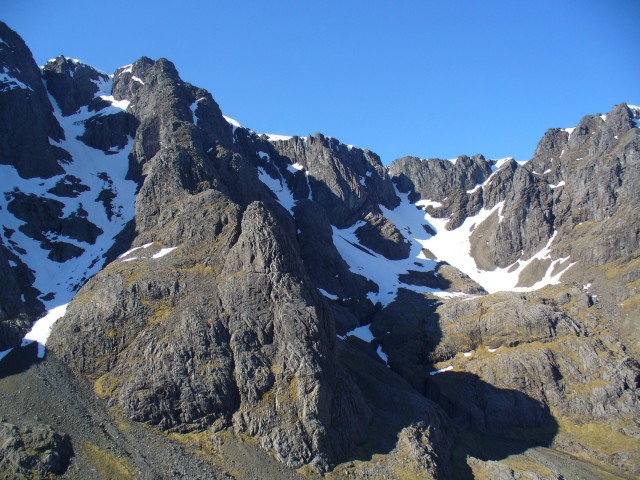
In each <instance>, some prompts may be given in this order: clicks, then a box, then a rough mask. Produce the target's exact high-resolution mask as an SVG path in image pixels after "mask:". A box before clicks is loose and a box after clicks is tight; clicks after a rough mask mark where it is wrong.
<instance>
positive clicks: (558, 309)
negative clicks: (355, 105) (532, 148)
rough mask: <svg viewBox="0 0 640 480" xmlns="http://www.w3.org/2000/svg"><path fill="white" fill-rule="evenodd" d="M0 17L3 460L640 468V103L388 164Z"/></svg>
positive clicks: (88, 464) (377, 474) (309, 468)
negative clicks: (571, 124)
mask: <svg viewBox="0 0 640 480" xmlns="http://www.w3.org/2000/svg"><path fill="white" fill-rule="evenodd" d="M0 39H1V40H0V64H1V68H2V73H1V74H0V75H1V76H0V82H1V83H0V172H1V178H2V179H3V180H2V193H3V195H2V196H1V197H0V217H1V218H2V226H3V231H2V232H1V235H0V271H1V272H2V278H3V279H4V286H3V289H2V292H1V293H0V350H2V351H3V352H2V353H0V356H3V357H4V358H3V359H2V360H1V362H2V363H0V385H1V386H2V387H3V389H5V391H6V392H7V394H6V395H3V396H2V398H0V403H1V404H2V411H3V418H2V419H0V420H1V422H0V438H2V439H3V440H4V441H5V443H4V445H5V446H3V447H2V449H4V450H3V452H4V453H5V454H4V456H3V458H4V460H2V461H0V472H2V474H3V475H5V476H6V477H9V478H10V477H11V475H18V474H19V475H24V476H28V475H36V476H37V475H42V476H46V475H62V477H63V478H85V477H86V476H87V475H88V474H89V473H88V472H92V473H91V475H92V476H97V477H98V478H113V477H114V476H115V477H116V478H176V477H179V476H180V475H183V476H186V477H188V478H257V477H262V478H300V477H301V476H306V477H308V478H318V477H322V476H324V477H326V478H349V477H355V478H505V479H511V478H513V479H516V478H554V479H556V478H575V477H577V476H581V477H583V478H631V477H633V476H634V475H638V474H640V451H639V450H638V438H640V422H639V419H640V415H639V412H640V398H639V386H640V364H639V363H638V359H639V358H640V336H639V334H638V329H637V328H636V324H637V318H638V314H639V312H640V302H639V301H638V299H639V298H640V297H639V290H638V288H639V285H640V284H639V283H638V282H639V279H640V263H639V261H638V258H640V248H639V247H640V221H639V215H638V213H637V211H636V209H635V206H636V205H637V204H638V201H639V200H640V198H639V197H640V188H639V187H640V169H639V168H638V167H639V165H640V128H639V123H638V122H639V120H640V108H638V107H633V106H629V105H626V104H620V105H617V106H615V107H613V109H612V110H611V112H609V113H608V114H606V115H599V114H596V115H590V116H586V117H584V118H583V119H582V120H581V122H580V123H579V125H578V126H576V127H575V128H570V129H550V130H549V131H548V132H547V133H546V134H545V136H544V137H543V138H542V140H541V141H540V143H539V144H538V147H537V149H536V152H535V154H534V157H533V158H532V159H531V160H529V161H528V162H520V163H519V162H516V161H515V160H513V159H500V160H488V159H485V158H484V157H483V156H482V155H476V156H473V157H468V156H464V155H463V156H460V157H458V158H457V159H455V160H453V161H451V160H442V159H419V158H414V157H406V158H402V159H399V160H396V161H395V162H393V163H392V164H391V165H390V166H389V167H385V166H384V165H383V164H382V163H381V161H380V158H379V157H378V156H377V155H376V154H375V153H373V152H371V151H369V150H366V149H361V148H357V147H354V146H351V145H345V144H343V143H342V142H340V141H338V140H336V139H334V138H331V137H326V136H324V135H322V134H314V135H312V136H307V137H286V136H281V135H269V134H258V133H256V132H253V131H252V130H250V129H249V128H245V127H243V126H241V125H240V124H238V123H237V122H236V121H234V120H232V119H229V118H227V117H225V116H223V114H222V112H221V111H220V108H219V106H218V105H217V104H216V102H215V100H214V99H213V97H212V95H211V94H210V93H209V92H207V91H206V90H203V89H201V88H198V87H195V86H193V85H191V84H189V83H186V82H184V81H183V80H182V79H181V78H180V76H179V74H178V72H177V71H176V69H175V67H174V65H173V64H172V63H171V62H170V61H168V60H166V59H159V60H151V59H149V58H146V57H143V58H141V59H139V60H137V61H136V62H134V63H133V64H131V65H128V66H125V67H122V68H119V69H117V70H116V71H115V72H114V74H113V75H107V74H104V73H102V72H99V71H98V70H96V69H94V68H92V67H90V66H88V65H86V64H83V63H82V62H79V61H76V60H72V59H69V58H66V57H57V58H56V59H53V60H51V61H49V62H48V63H47V64H46V65H45V66H44V67H42V68H39V67H38V66H37V65H36V64H35V62H34V60H33V58H32V56H31V53H30V52H29V49H28V47H27V46H26V45H25V44H24V42H23V40H22V39H21V38H20V37H19V36H18V35H17V34H16V33H15V32H13V31H12V30H11V29H9V27H7V26H6V25H4V24H0ZM32 342H35V343H32ZM45 342H46V346H47V351H48V353H47V355H46V358H45V360H44V361H43V360H36V358H35V357H36V353H37V355H38V356H39V357H43V356H44V353H45V352H44V343H45ZM20 345H22V348H20ZM36 347H37V348H36ZM36 350H37V352H36ZM20 384H22V385H25V386H28V387H29V390H30V391H31V395H29V394H27V393H26V391H27V390H26V389H22V388H20V389H18V388H17V387H16V385H20ZM87 385H90V387H91V388H90V389H87ZM25 388H26V387H25ZM28 412H36V413H35V414H36V417H35V420H34V417H33V416H32V415H31V414H30V413H28ZM82 419H84V420H82ZM142 425H145V426H149V427H152V428H143V427H142ZM33 432H45V433H38V434H34V433H33ZM34 437H35V440H34ZM34 442H35V444H34ZM38 442H40V443H38ZM32 444H34V445H35V446H34V445H32ZM25 445H31V446H29V447H25ZM70 451H72V452H71V453H70ZM33 452H36V453H33ZM38 452H48V453H47V454H46V455H44V454H43V455H41V454H39V453H38ZM47 455H48V456H47ZM54 458H55V461H53V460H52V459H54ZM274 459H275V460H274Z"/></svg>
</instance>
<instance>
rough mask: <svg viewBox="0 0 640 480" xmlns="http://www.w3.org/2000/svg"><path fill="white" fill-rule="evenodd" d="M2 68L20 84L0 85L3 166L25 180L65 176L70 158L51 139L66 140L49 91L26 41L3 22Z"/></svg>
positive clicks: (0, 27) (0, 29)
mask: <svg viewBox="0 0 640 480" xmlns="http://www.w3.org/2000/svg"><path fill="white" fill-rule="evenodd" d="M0 38H1V39H2V40H3V41H4V44H3V48H1V49H0V67H2V68H3V69H4V70H5V71H6V72H7V73H8V75H10V76H11V77H13V78H15V79H16V81H13V82H8V83H2V84H1V85H0V132H2V134H1V135H0V163H1V164H4V165H13V166H14V167H15V168H16V170H17V171H18V173H19V174H20V176H21V177H23V178H33V177H42V178H49V177H52V176H54V175H57V174H60V173H63V170H62V167H61V166H60V164H59V162H60V161H65V160H68V159H69V158H70V157H69V154H68V153H67V152H66V151H65V150H63V149H61V148H59V147H57V146H54V145H51V144H50V142H49V138H51V139H52V140H54V141H60V140H62V139H63V138H64V133H63V131H62V128H61V127H60V125H59V124H58V122H57V120H56V119H55V117H54V115H53V107H52V106H51V103H50V102H49V98H48V96H47V91H46V90H45V88H44V85H43V83H42V78H41V74H40V69H39V68H38V66H37V65H36V63H35V61H34V60H33V57H32V55H31V52H30V51H29V48H28V47H27V46H26V44H25V43H24V41H23V40H22V39H21V38H20V37H19V36H18V34H17V33H15V32H14V31H13V30H11V29H10V28H9V27H7V25H5V24H4V23H2V22H0Z"/></svg>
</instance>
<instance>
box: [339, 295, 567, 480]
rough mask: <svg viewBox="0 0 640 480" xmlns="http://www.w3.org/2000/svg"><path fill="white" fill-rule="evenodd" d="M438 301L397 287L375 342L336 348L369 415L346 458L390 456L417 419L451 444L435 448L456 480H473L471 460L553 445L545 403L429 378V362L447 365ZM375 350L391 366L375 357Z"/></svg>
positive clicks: (475, 380) (469, 379)
mask: <svg viewBox="0 0 640 480" xmlns="http://www.w3.org/2000/svg"><path fill="white" fill-rule="evenodd" d="M440 302H441V300H436V299H434V298H429V297H428V296H426V295H421V294H417V293H415V292H411V291H408V290H402V289H401V290H400V292H399V295H398V297H397V299H396V301H395V302H393V303H391V304H390V305H388V306H387V307H386V308H384V309H383V310H381V311H380V312H378V313H377V314H376V316H375V317H374V320H373V323H372V324H371V327H370V328H371V331H372V332H373V334H374V335H375V336H376V338H375V339H374V340H373V341H372V342H371V343H370V344H368V343H365V342H362V341H361V340H359V339H355V338H348V339H347V341H346V342H344V343H343V344H341V345H340V347H341V348H340V349H339V352H340V359H341V362H342V363H343V365H345V366H346V367H347V369H348V370H349V371H350V373H351V375H352V377H353V379H354V381H355V383H356V384H357V385H358V387H359V388H360V390H361V391H362V393H363V395H364V397H365V398H366V399H367V403H368V404H369V407H370V408H371V409H372V411H373V417H372V421H371V424H370V426H369V438H368V439H367V441H366V442H365V443H364V444H363V445H360V446H358V447H357V448H356V449H354V450H353V451H352V452H351V455H350V458H349V460H354V459H355V460H363V461H367V460H371V459H372V458H373V455H375V454H389V453H391V452H392V451H393V449H394V448H395V447H396V443H397V440H398V434H399V433H400V432H401V431H402V430H403V429H404V428H406V427H409V426H411V425H415V424H417V423H418V422H420V421H425V422H426V423H427V424H429V425H435V428H440V429H441V430H442V434H441V435H440V439H441V441H442V439H443V438H445V436H449V438H450V439H451V442H450V443H449V445H445V446H444V447H442V446H438V445H433V447H434V449H435V450H436V451H438V450H439V453H438V454H439V455H444V456H445V458H449V459H450V462H451V464H450V465H448V467H445V468H446V470H448V475H449V476H451V478H456V479H458V478H460V479H470V478H473V474H472V471H471V469H470V467H469V466H468V465H467V463H466V460H467V457H468V456H473V457H475V458H478V459H481V460H502V459H505V458H507V457H508V456H510V455H514V454H522V453H524V452H525V451H526V450H527V449H529V448H532V447H547V446H549V445H550V444H551V442H552V441H553V438H554V437H555V435H556V433H557V432H558V425H557V423H556V421H555V419H554V418H553V416H552V415H551V412H550V410H549V408H548V406H547V405H545V404H543V403H542V402H540V401H538V400H536V399H534V398H531V397H530V396H528V395H526V394H525V393H523V392H520V391H517V390H512V389H505V388H499V387H496V386H494V385H491V384H489V383H487V382H485V381H483V380H482V379H480V377H478V376H477V375H474V374H471V373H466V372H456V371H445V372H442V373H438V374H435V375H431V373H433V372H434V371H435V368H434V367H433V363H434V362H436V361H441V360H444V359H443V358H434V357H435V355H434V352H435V350H436V347H437V346H438V344H439V343H440V342H441V341H442V330H441V328H440V325H439V317H438V315H437V314H436V313H435V311H436V308H437V307H438V305H439V304H440ZM378 345H380V346H381V347H382V350H383V352H384V353H385V354H386V355H387V356H388V359H389V360H388V361H389V365H390V368H389V367H387V366H385V364H384V362H383V361H382V360H381V359H380V358H379V357H378V355H377V354H376V348H377V347H378ZM451 353H452V356H453V355H455V353H456V352H451ZM440 355H441V353H439V354H438V356H440ZM443 418H445V419H447V418H448V419H449V420H448V421H447V420H445V421H442V419H443ZM434 420H435V422H434ZM434 438H437V437H434ZM454 438H455V440H454ZM444 462H447V463H448V461H447V460H444ZM445 478H446V475H445Z"/></svg>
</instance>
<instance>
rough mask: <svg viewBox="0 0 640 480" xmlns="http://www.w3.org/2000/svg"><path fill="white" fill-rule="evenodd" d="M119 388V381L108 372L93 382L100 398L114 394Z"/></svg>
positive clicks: (94, 389)
mask: <svg viewBox="0 0 640 480" xmlns="http://www.w3.org/2000/svg"><path fill="white" fill-rule="evenodd" d="M117 389H118V383H117V382H116V381H114V379H113V378H111V376H110V375H109V374H108V373H105V374H104V375H102V376H101V377H99V378H98V379H97V380H96V381H95V382H93V391H94V392H95V394H96V395H97V396H98V397H100V398H107V397H111V396H113V394H114V393H115V391H116V390H117Z"/></svg>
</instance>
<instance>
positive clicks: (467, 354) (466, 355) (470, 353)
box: [464, 350, 473, 357]
mask: <svg viewBox="0 0 640 480" xmlns="http://www.w3.org/2000/svg"><path fill="white" fill-rule="evenodd" d="M471 355H473V350H472V351H470V352H464V356H465V357H470V356H471Z"/></svg>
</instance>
